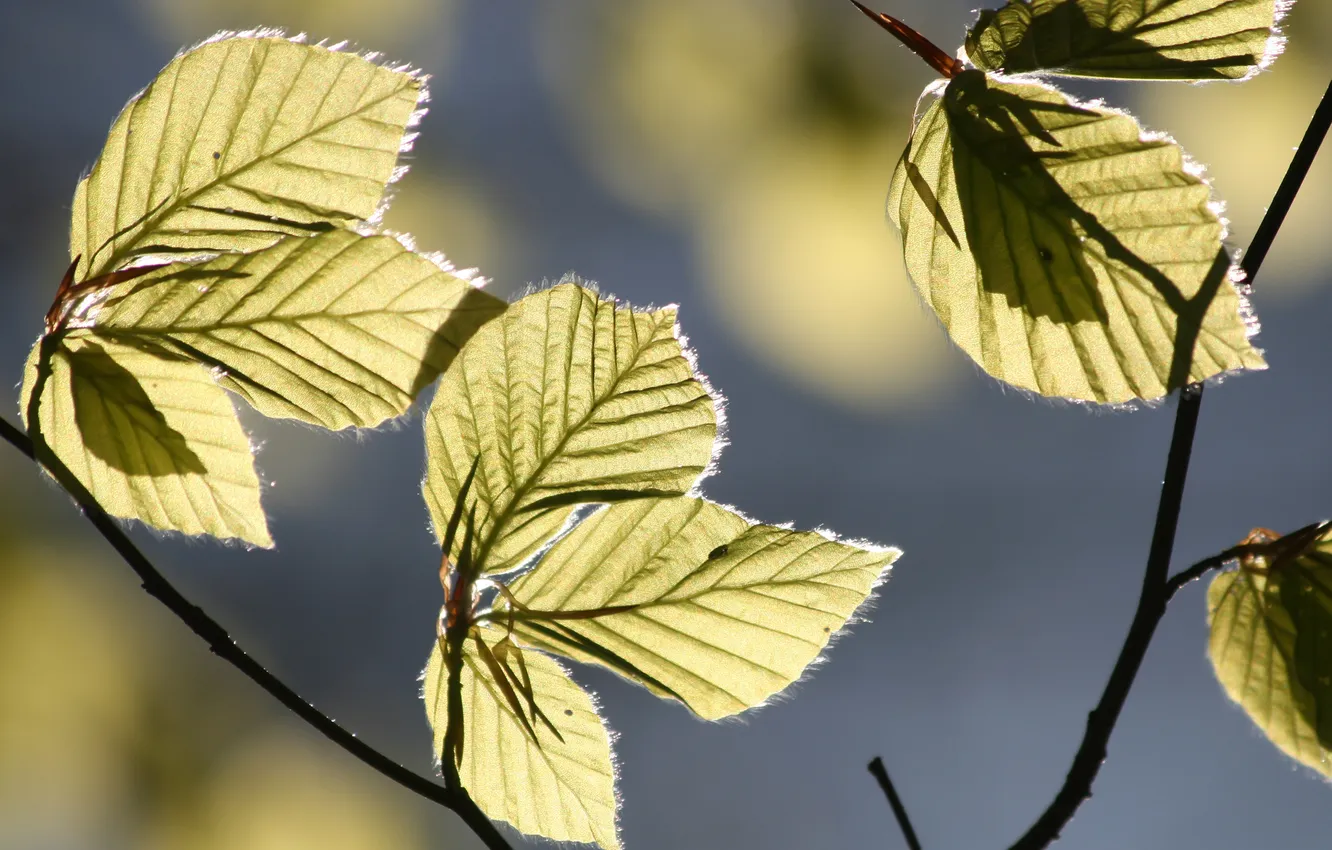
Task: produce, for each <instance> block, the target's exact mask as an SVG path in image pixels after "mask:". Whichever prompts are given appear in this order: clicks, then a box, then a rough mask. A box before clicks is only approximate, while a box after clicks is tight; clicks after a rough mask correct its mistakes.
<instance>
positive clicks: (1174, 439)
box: [1011, 83, 1332, 850]
mask: <svg viewBox="0 0 1332 850" xmlns="http://www.w3.org/2000/svg"><path fill="white" fill-rule="evenodd" d="M1329 125H1332V83H1330V84H1329V85H1328V88H1327V91H1326V92H1325V93H1324V95H1323V100H1322V102H1321V103H1319V105H1318V109H1317V110H1316V111H1315V112H1314V115H1313V119H1312V120H1311V121H1310V122H1309V127H1308V129H1307V130H1306V131H1305V133H1304V138H1303V140H1302V141H1301V142H1300V146H1299V148H1298V149H1297V150H1296V152H1295V156H1294V158H1293V159H1292V160H1291V163H1290V167H1289V168H1288V169H1287V171H1286V176H1285V178H1284V179H1283V180H1282V181H1281V186H1280V187H1279V188H1278V189H1277V192H1276V195H1275V196H1274V197H1273V198H1272V205H1271V206H1270V207H1269V208H1268V210H1267V214H1266V215H1265V216H1264V217H1263V222H1262V224H1261V225H1260V226H1259V228H1258V233H1257V234H1256V235H1255V236H1254V238H1253V243H1252V244H1251V245H1250V246H1249V250H1248V252H1247V253H1246V254H1245V255H1244V259H1243V261H1242V262H1241V263H1240V267H1241V268H1242V269H1243V270H1244V273H1245V277H1246V279H1247V280H1248V282H1249V283H1250V284H1252V282H1253V280H1254V278H1255V277H1257V275H1258V270H1259V268H1261V266H1262V263H1263V260H1264V258H1266V256H1267V252H1268V251H1269V250H1270V249H1271V247H1272V242H1273V241H1274V240H1275V239H1276V235H1277V232H1278V231H1279V230H1280V229H1281V224H1282V222H1284V221H1285V218H1286V214H1287V213H1288V212H1290V207H1291V204H1292V203H1293V202H1294V201H1295V196H1296V195H1297V194H1299V191H1300V186H1301V185H1302V184H1303V182H1304V178H1305V177H1306V176H1307V175H1308V173H1309V168H1310V166H1312V165H1313V161H1314V157H1315V156H1317V154H1318V148H1319V147H1320V146H1321V145H1322V143H1323V139H1324V137H1325V136H1326V135H1327V132H1328V127H1329ZM1202 396H1203V387H1202V385H1201V384H1191V385H1189V386H1187V387H1185V388H1184V389H1183V390H1181V391H1180V397H1179V407H1178V408H1177V410H1176V412H1175V428H1174V433H1173V435H1172V436H1171V440H1170V452H1169V454H1168V456H1167V458H1166V471H1165V480H1164V481H1163V482H1162V485H1161V500H1160V502H1159V503H1158V506H1157V511H1156V524H1155V527H1154V528H1153V530H1152V544H1151V549H1150V550H1149V552H1148V555H1147V568H1146V571H1145V573H1144V575H1143V579H1142V593H1141V595H1140V596H1139V598H1138V608H1137V611H1136V612H1135V613H1134V615H1133V623H1132V625H1130V626H1129V633H1128V636H1127V637H1126V638H1125V639H1124V646H1123V648H1122V649H1121V650H1120V652H1119V658H1118V660H1117V661H1116V662H1115V667H1114V670H1113V671H1111V673H1110V680H1109V681H1108V682H1107V683H1106V686H1105V690H1104V691H1103V692H1102V694H1101V700H1100V702H1098V703H1097V704H1096V708H1094V709H1092V712H1091V713H1090V714H1089V715H1088V716H1087V731H1086V733H1085V734H1084V735H1083V738H1082V744H1081V746H1079V747H1078V752H1077V755H1076V756H1074V758H1073V764H1072V766H1071V767H1070V768H1069V770H1068V775H1067V776H1066V777H1065V778H1064V784H1063V786H1062V787H1061V788H1060V789H1059V792H1058V793H1057V794H1056V795H1055V798H1054V800H1053V801H1051V803H1050V805H1049V806H1048V807H1047V808H1046V810H1045V811H1044V812H1042V813H1041V816H1040V817H1039V818H1037V820H1036V822H1035V823H1034V824H1032V826H1031V828H1030V829H1028V830H1027V832H1026V833H1025V834H1024V835H1023V836H1022V837H1021V838H1019V839H1018V840H1017V841H1016V842H1015V843H1014V844H1013V845H1012V848H1011V850H1043V848H1046V847H1049V846H1050V845H1051V844H1052V843H1054V842H1055V841H1056V840H1057V839H1058V838H1059V834H1060V832H1062V831H1063V829H1064V827H1065V826H1067V825H1068V822H1069V821H1070V820H1072V818H1073V815H1074V814H1075V813H1076V812H1077V810H1078V807H1079V806H1081V805H1082V802H1083V801H1084V800H1086V799H1087V798H1089V797H1090V796H1091V787H1092V783H1093V782H1095V780H1096V774H1097V773H1098V772H1099V771H1100V769H1101V763H1102V762H1104V761H1105V756H1106V745H1107V743H1108V742H1109V740H1110V735H1111V733H1112V732H1114V729H1115V723H1116V722H1117V721H1118V720H1119V713H1120V710H1121V709H1122V708H1123V707H1124V702H1125V700H1126V699H1127V698H1128V693H1129V689H1130V688H1132V686H1133V680H1134V678H1135V677H1136V676H1137V674H1138V668H1139V667H1141V666H1142V659H1143V658H1144V656H1146V654H1147V647H1148V646H1149V645H1150V644H1151V640H1152V635H1153V634H1154V633H1155V632H1156V625H1157V623H1159V622H1160V620H1161V617H1162V616H1163V615H1164V614H1165V609H1166V603H1167V602H1168V601H1169V600H1170V598H1171V597H1172V596H1173V595H1174V593H1175V592H1176V591H1177V590H1178V589H1179V588H1180V587H1183V586H1184V584H1186V583H1188V581H1191V580H1192V579H1193V578H1196V577H1197V576H1200V575H1202V574H1203V573H1205V572H1206V571H1207V569H1213V568H1215V567H1218V566H1220V565H1221V563H1224V561H1221V562H1218V563H1212V562H1213V561H1214V559H1211V558H1209V559H1208V560H1207V561H1203V562H1201V563H1200V564H1198V565H1195V566H1194V567H1193V568H1191V569H1189V570H1185V571H1184V572H1182V573H1180V574H1179V575H1177V576H1175V577H1174V578H1173V579H1168V578H1167V576H1168V573H1169V569H1170V554H1171V550H1172V549H1173V548H1174V543H1175V529H1176V528H1177V527H1178V525H1179V511H1180V505H1181V503H1182V501H1183V498H1184V482H1185V479H1186V478H1187V477H1188V472H1189V458H1190V456H1191V454H1192V452H1193V436H1194V433H1195V432H1196V430H1197V426H1198V415H1199V412H1200V411H1201V409H1202ZM1222 554H1223V555H1224V554H1225V553H1222ZM1217 557H1221V556H1217ZM1203 565H1208V566H1207V567H1206V568H1205V569H1199V568H1200V567H1203ZM1195 571H1196V575H1195Z"/></svg>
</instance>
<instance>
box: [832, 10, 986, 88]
mask: <svg viewBox="0 0 1332 850" xmlns="http://www.w3.org/2000/svg"><path fill="white" fill-rule="evenodd" d="M851 3H852V5H854V6H855V7H856V8H857V9H859V10H860V11H862V12H864V13H865V16H866V17H868V18H869V19H870V20H871V21H874V23H876V24H878V25H879V26H881V27H883V28H884V29H886V30H888V32H890V33H892V34H893V35H894V36H895V37H896V38H897V40H898V41H900V42H902V43H903V44H905V45H906V46H907V47H908V48H910V50H911V52H912V53H914V54H916V55H917V56H919V57H920V58H921V59H924V60H925V62H926V64H928V65H929V66H930V67H931V68H933V69H934V70H936V71H938V72H939V73H940V74H942V75H943V76H944V77H945V78H946V79H949V80H951V79H953V78H954V77H956V76H957V75H958V74H960V73H962V71H963V66H962V63H961V62H959V61H957V60H956V59H954V58H953V57H952V56H949V55H948V54H947V53H945V52H943V50H941V49H940V48H939V46H938V45H936V44H935V43H934V42H932V41H930V40H929V39H928V38H926V37H925V36H923V35H921V34H920V33H918V32H916V31H915V30H913V29H912V28H911V27H909V26H907V25H906V24H904V23H902V22H901V21H899V20H898V19H897V18H894V17H893V16H892V15H885V14H883V13H882V12H875V11H873V10H872V9H869V8H867V7H866V6H863V5H861V4H860V3H858V2H857V0H851Z"/></svg>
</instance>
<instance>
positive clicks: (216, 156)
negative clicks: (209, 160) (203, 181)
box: [213, 151, 222, 159]
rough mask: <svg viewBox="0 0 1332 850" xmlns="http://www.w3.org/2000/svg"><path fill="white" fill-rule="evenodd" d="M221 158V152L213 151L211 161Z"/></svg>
mask: <svg viewBox="0 0 1332 850" xmlns="http://www.w3.org/2000/svg"><path fill="white" fill-rule="evenodd" d="M221 158H222V152H221V151H213V159H221Z"/></svg>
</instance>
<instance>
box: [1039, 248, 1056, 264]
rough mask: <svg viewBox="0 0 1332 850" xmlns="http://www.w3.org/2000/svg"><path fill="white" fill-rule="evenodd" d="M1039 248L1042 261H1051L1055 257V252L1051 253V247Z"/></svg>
mask: <svg viewBox="0 0 1332 850" xmlns="http://www.w3.org/2000/svg"><path fill="white" fill-rule="evenodd" d="M1037 250H1039V251H1040V252H1041V261H1042V262H1046V263H1048V262H1050V261H1051V260H1053V259H1054V254H1052V253H1050V249H1049V248H1045V247H1040V248H1038V249H1037Z"/></svg>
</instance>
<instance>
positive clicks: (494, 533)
mask: <svg viewBox="0 0 1332 850" xmlns="http://www.w3.org/2000/svg"><path fill="white" fill-rule="evenodd" d="M603 303H604V302H602V301H600V300H599V299H595V309H594V312H593V314H592V322H593V325H594V326H595V324H596V311H599V310H600V309H601V305H602V304H603ZM610 308H611V310H612V311H615V309H616V308H615V306H614V305H613V304H611V305H610ZM614 315H615V313H614V312H612V316H614ZM658 315H659V314H658V313H653V314H650V316H651V319H652V323H653V324H652V330H651V333H650V334H649V336H648V339H647V340H646V341H645V342H644V343H643V344H642V345H640V346H639V347H638V350H637V351H635V352H634V356H633V358H632V359H631V360H630V361H629V365H628V366H626V367H625V368H624V369H623V370H621V371H620V373H619V374H618V375H616V376H615V380H613V381H612V382H611V385H610V387H609V389H608V390H607V391H606V394H605V395H603V396H602V397H600V398H598V399H596V400H595V401H594V402H593V403H592V404H591V405H590V406H589V407H588V410H587V413H586V414H584V415H583V417H582V418H581V419H579V420H578V422H577V423H576V424H574V425H573V426H572V427H569V428H566V429H565V431H564V434H563V436H561V437H560V439H559V442H558V443H556V444H555V448H554V449H553V450H552V451H550V452H549V453H548V454H547V455H546V456H545V457H543V458H542V459H541V462H540V463H538V464H537V468H536V469H535V470H534V471H533V473H532V474H531V475H529V476H528V477H527V479H526V480H525V481H524V482H523V483H522V484H521V485H519V486H516V487H514V489H513V498H512V499H510V500H509V504H508V505H507V506H506V507H505V508H504V510H503V511H500V513H498V514H496V515H494V522H493V523H492V524H491V526H490V531H489V532H488V533H487V534H486V537H485V540H484V542H482V544H481V546H480V547H479V548H478V550H477V559H476V563H477V564H479V565H480V568H481V572H482V573H484V572H486V571H487V570H488V569H489V563H488V562H489V559H490V552H491V550H492V549H493V548H494V545H495V543H496V542H497V541H498V540H499V536H500V532H501V531H503V530H504V528H505V526H507V525H508V523H509V520H511V519H513V516H514V514H515V513H517V510H516V508H517V506H518V505H519V504H520V503H521V502H522V500H523V499H524V498H525V497H526V496H527V495H528V494H529V493H531V491H532V490H533V488H534V487H535V486H536V482H537V481H539V480H540V478H541V476H542V475H543V474H544V473H545V471H546V469H547V468H548V467H549V466H550V464H551V463H553V462H554V461H555V459H556V458H557V457H559V456H560V455H561V454H562V453H563V452H564V448H565V446H567V445H568V443H569V440H570V439H571V438H572V437H573V435H574V434H575V433H576V432H578V431H580V430H582V429H583V428H584V427H586V426H587V423H588V422H589V421H591V419H592V417H593V415H595V414H596V412H597V411H598V410H600V409H601V406H602V405H603V404H605V403H606V402H607V401H609V400H610V399H611V398H613V397H614V396H615V392H616V390H617V389H619V386H620V382H621V381H622V380H623V379H624V377H625V376H626V375H628V374H629V373H631V372H633V371H634V370H635V369H636V368H637V367H638V361H639V359H640V358H641V357H642V356H643V352H645V351H647V350H648V349H649V348H651V347H652V345H653V344H654V343H655V342H656V341H657V338H656V334H657V332H658V331H659V330H660V329H661V323H660V321H659V320H658V318H657V317H658ZM632 323H633V316H632V315H631V316H630V324H631V326H632ZM507 347H508V344H507V343H506V344H505V348H507ZM592 359H593V361H594V362H595V360H596V354H595V352H594V353H593V357H592ZM506 362H507V361H506ZM565 398H566V401H567V398H568V393H567V392H566V393H565ZM543 513H545V512H544V511H543Z"/></svg>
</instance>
